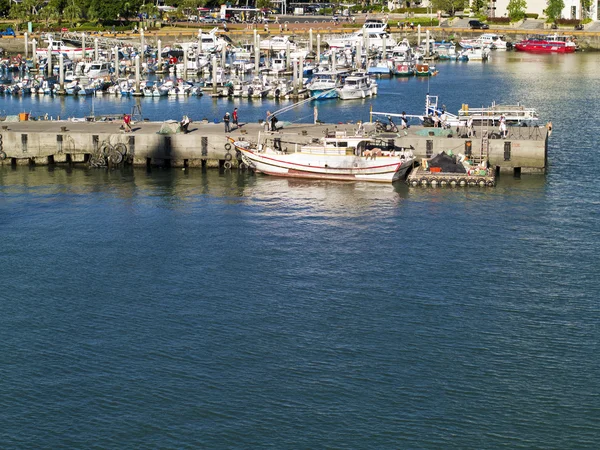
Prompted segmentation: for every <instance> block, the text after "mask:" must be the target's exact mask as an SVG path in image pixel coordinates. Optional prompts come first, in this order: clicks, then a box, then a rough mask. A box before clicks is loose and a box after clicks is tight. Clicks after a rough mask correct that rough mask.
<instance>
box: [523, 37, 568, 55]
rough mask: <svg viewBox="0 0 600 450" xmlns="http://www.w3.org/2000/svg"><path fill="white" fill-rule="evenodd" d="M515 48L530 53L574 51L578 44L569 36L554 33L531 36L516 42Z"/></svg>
mask: <svg viewBox="0 0 600 450" xmlns="http://www.w3.org/2000/svg"><path fill="white" fill-rule="evenodd" d="M515 48H516V49H517V50H518V51H521V52H530V53H573V52H574V51H575V50H577V45H576V44H575V42H573V40H572V39H571V38H570V37H569V36H559V35H557V34H552V35H549V36H532V37H529V38H527V39H525V40H523V41H521V42H518V43H517V44H515Z"/></svg>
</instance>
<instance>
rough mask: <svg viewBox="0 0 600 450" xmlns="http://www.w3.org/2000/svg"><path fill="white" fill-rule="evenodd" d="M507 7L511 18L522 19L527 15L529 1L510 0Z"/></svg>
mask: <svg viewBox="0 0 600 450" xmlns="http://www.w3.org/2000/svg"><path fill="white" fill-rule="evenodd" d="M506 9H507V10H508V17H509V18H510V20H514V21H516V20H521V19H522V18H523V17H525V11H526V9H527V2H526V1H525V0H510V1H509V2H508V6H507V7H506Z"/></svg>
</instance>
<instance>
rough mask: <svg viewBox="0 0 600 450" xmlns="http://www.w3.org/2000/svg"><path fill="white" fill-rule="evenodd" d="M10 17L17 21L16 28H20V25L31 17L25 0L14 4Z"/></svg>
mask: <svg viewBox="0 0 600 450" xmlns="http://www.w3.org/2000/svg"><path fill="white" fill-rule="evenodd" d="M8 17H10V18H11V19H13V20H14V21H15V22H14V24H15V30H19V27H20V26H21V25H22V24H24V23H25V22H27V20H28V19H29V11H28V10H27V5H26V4H25V2H21V3H15V4H14V5H12V6H11V8H10V13H9V15H8Z"/></svg>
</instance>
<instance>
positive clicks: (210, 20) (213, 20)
mask: <svg viewBox="0 0 600 450" xmlns="http://www.w3.org/2000/svg"><path fill="white" fill-rule="evenodd" d="M200 22H201V23H219V22H220V20H219V19H217V18H216V17H210V16H205V17H203V18H202V19H200Z"/></svg>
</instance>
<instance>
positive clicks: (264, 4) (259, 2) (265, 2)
mask: <svg viewBox="0 0 600 450" xmlns="http://www.w3.org/2000/svg"><path fill="white" fill-rule="evenodd" d="M256 7H257V8H261V9H262V8H268V9H272V8H273V4H272V3H271V0H256Z"/></svg>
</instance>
